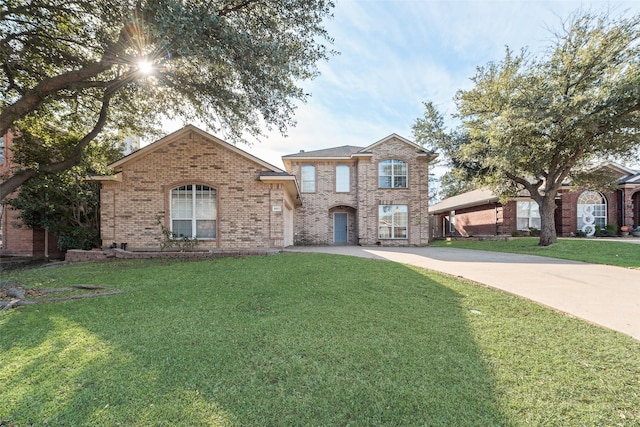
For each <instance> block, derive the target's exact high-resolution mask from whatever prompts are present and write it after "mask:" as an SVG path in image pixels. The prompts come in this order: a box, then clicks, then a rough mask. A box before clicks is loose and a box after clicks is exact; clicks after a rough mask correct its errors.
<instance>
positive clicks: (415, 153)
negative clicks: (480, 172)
mask: <svg viewBox="0 0 640 427" xmlns="http://www.w3.org/2000/svg"><path fill="white" fill-rule="evenodd" d="M435 158H436V155H435V154H433V153H431V152H428V151H425V150H423V149H422V148H421V147H420V146H419V145H416V144H415V143H413V142H411V141H409V140H407V139H405V138H402V137H401V136H398V135H396V134H392V135H389V136H388V137H386V138H383V139H381V140H380V141H378V142H375V143H374V144H372V145H369V146H368V147H354V146H342V147H335V148H328V149H324V150H316V151H308V152H305V151H300V152H299V153H295V154H290V155H287V156H283V157H282V161H283V163H284V165H285V169H286V170H287V171H288V172H289V173H291V174H292V175H294V176H295V177H296V179H297V180H298V182H300V188H301V193H302V194H301V196H302V206H301V207H299V208H298V209H296V212H295V220H294V221H295V225H294V230H295V237H294V244H296V245H331V244H337V245H356V244H358V245H381V246H408V245H411V246H423V245H427V244H428V242H429V225H428V202H429V197H428V194H429V189H428V181H429V163H430V162H431V161H433V160H434V159H435Z"/></svg>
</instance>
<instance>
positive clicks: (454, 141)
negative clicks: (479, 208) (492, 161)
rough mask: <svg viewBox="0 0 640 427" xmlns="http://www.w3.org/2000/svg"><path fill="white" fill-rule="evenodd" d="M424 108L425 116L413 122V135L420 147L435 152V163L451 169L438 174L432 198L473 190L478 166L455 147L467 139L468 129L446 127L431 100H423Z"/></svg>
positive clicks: (441, 197) (442, 197)
mask: <svg viewBox="0 0 640 427" xmlns="http://www.w3.org/2000/svg"><path fill="white" fill-rule="evenodd" d="M424 107H425V112H424V115H423V116H422V117H420V118H418V119H416V121H415V123H414V124H413V127H412V130H413V138H414V140H415V141H416V142H417V143H419V144H420V145H421V146H422V147H427V148H428V149H429V150H431V151H434V152H438V153H439V156H438V160H437V162H439V163H442V164H445V165H446V166H448V167H449V168H450V170H449V171H447V172H446V173H444V174H443V175H442V176H441V177H440V179H439V189H438V192H437V195H436V196H435V198H437V199H438V200H442V199H445V198H447V197H452V196H457V195H458V194H462V193H464V192H467V191H471V190H473V189H475V184H474V180H473V179H474V177H473V171H475V170H476V169H477V164H476V162H475V161H472V162H469V161H465V160H463V159H461V158H459V157H458V156H457V155H456V153H457V150H458V148H459V147H461V146H462V145H463V144H465V143H466V142H468V138H469V135H468V132H467V131H466V130H465V129H462V128H458V129H455V130H449V129H447V127H446V126H445V123H444V116H443V115H442V113H440V111H438V109H437V107H436V106H435V105H434V104H433V102H430V101H429V102H425V103H424Z"/></svg>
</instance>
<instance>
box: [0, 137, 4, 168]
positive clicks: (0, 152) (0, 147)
mask: <svg viewBox="0 0 640 427" xmlns="http://www.w3.org/2000/svg"><path fill="white" fill-rule="evenodd" d="M3 163H4V138H3V137H1V136H0V165H1V164H3Z"/></svg>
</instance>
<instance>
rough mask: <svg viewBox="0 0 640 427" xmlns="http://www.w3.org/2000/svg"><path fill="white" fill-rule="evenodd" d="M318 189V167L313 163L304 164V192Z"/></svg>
mask: <svg viewBox="0 0 640 427" xmlns="http://www.w3.org/2000/svg"><path fill="white" fill-rule="evenodd" d="M315 191H316V167H315V166H312V165H304V166H302V192H303V193H314V192H315Z"/></svg>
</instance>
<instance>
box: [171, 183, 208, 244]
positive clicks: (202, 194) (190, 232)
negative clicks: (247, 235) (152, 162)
mask: <svg viewBox="0 0 640 427" xmlns="http://www.w3.org/2000/svg"><path fill="white" fill-rule="evenodd" d="M216 217H217V210H216V190H214V189H213V188H211V187H207V186H206V185H191V184H189V185H183V186H182V187H177V188H174V189H173V190H171V231H172V232H173V233H174V234H175V235H176V236H178V237H188V238H190V239H196V238H197V239H215V238H216Z"/></svg>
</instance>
